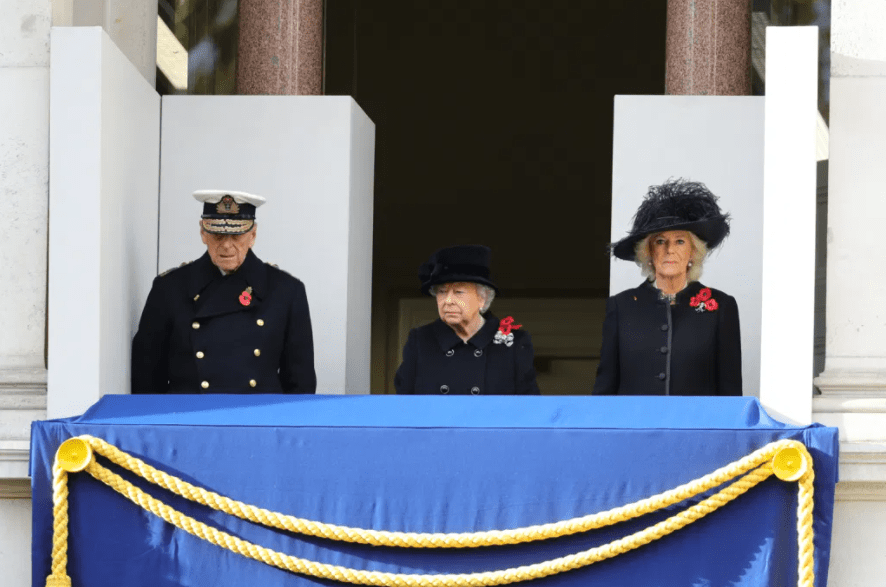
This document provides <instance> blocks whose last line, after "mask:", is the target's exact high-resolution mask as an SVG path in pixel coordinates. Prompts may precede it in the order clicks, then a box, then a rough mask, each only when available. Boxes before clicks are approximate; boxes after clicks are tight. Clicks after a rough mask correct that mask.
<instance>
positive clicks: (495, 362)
mask: <svg viewBox="0 0 886 587" xmlns="http://www.w3.org/2000/svg"><path fill="white" fill-rule="evenodd" d="M499 325H500V322H499V320H498V319H497V318H495V316H493V315H491V314H487V315H486V323H485V324H484V325H483V326H482V327H481V328H480V330H478V331H477V333H476V334H474V336H472V337H471V338H470V339H468V341H467V342H464V341H462V339H461V338H459V337H458V335H457V334H456V333H455V331H453V330H452V329H451V328H450V327H449V326H447V325H446V324H445V323H443V321H441V320H439V319H438V320H435V321H434V322H432V323H430V324H426V325H424V326H420V327H418V328H413V329H412V330H411V331H410V332H409V338H408V339H407V341H406V346H405V347H404V348H403V362H402V363H401V364H400V368H399V369H397V375H396V377H395V379H394V385H395V387H396V389H397V393H398V394H449V395H472V394H473V395H506V394H536V395H537V394H538V393H539V390H538V385H537V384H536V382H535V367H534V366H533V363H532V361H533V358H534V356H533V350H532V337H531V336H529V333H528V332H526V331H525V330H522V329H520V330H512V331H511V334H513V335H514V336H513V338H512V340H510V341H508V340H507V338H506V337H501V336H500V337H498V338H496V333H497V332H498V330H499ZM508 342H510V344H508Z"/></svg>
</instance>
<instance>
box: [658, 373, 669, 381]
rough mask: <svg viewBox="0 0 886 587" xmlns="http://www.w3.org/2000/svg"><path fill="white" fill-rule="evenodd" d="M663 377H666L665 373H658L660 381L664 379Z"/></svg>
mask: <svg viewBox="0 0 886 587" xmlns="http://www.w3.org/2000/svg"><path fill="white" fill-rule="evenodd" d="M665 377H667V375H665V374H664V373H659V374H658V378H659V379H661V380H662V381H664V379H665Z"/></svg>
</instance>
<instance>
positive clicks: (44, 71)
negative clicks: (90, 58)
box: [0, 0, 52, 568]
mask: <svg viewBox="0 0 886 587" xmlns="http://www.w3.org/2000/svg"><path fill="white" fill-rule="evenodd" d="M0 14H3V17H2V18H0V205H2V207H3V227H2V229H0V283H3V284H4V287H3V302H2V303H0V328H2V334H0V478H7V479H9V478H25V477H27V454H28V437H29V434H30V424H31V420H33V419H36V418H41V417H43V416H44V415H45V407H46V365H45V360H44V351H45V340H46V319H45V318H46V239H47V203H48V202H47V198H48V183H49V27H50V25H51V22H50V21H51V18H52V16H51V15H52V4H51V2H50V0H43V1H35V0H0ZM3 487H5V485H0V498H3V497H4V491H3V490H2V489H3ZM0 525H2V520H0ZM2 567H3V565H2V563H0V568H2Z"/></svg>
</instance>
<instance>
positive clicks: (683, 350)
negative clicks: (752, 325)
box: [594, 180, 742, 395]
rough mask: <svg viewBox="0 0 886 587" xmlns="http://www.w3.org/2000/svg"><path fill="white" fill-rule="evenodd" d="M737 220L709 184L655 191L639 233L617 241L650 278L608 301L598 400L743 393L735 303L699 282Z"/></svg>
mask: <svg viewBox="0 0 886 587" xmlns="http://www.w3.org/2000/svg"><path fill="white" fill-rule="evenodd" d="M728 234H729V216H728V214H724V213H722V212H721V211H720V207H719V206H718V205H717V197H716V196H714V194H712V193H711V192H710V191H709V190H708V189H707V188H706V187H705V186H704V185H703V184H701V183H696V182H690V181H684V180H674V181H668V182H667V183H665V184H663V185H660V186H652V187H650V188H649V192H648V193H647V194H646V197H645V199H644V200H643V203H642V204H641V205H640V208H639V209H638V210H637V214H636V215H635V216H634V225H633V228H632V230H631V232H630V234H628V236H626V237H625V238H623V239H622V240H620V241H618V242H617V243H613V245H612V252H613V254H614V255H615V256H616V257H618V258H619V259H624V260H627V261H634V262H635V263H637V265H639V266H640V269H641V271H642V273H643V276H644V277H646V280H645V281H644V282H643V283H642V284H641V285H640V286H639V287H636V288H634V289H629V290H626V291H623V292H621V293H620V294H617V295H615V296H612V297H610V298H609V300H608V301H607V303H606V319H605V321H604V323H603V346H602V350H601V354H600V366H599V368H598V369H597V380H596V382H595V384H594V394H603V395H613V394H615V395H741V393H742V388H741V333H740V328H739V322H738V305H737V304H736V303H735V298H733V297H732V296H730V295H728V294H726V293H725V292H722V291H720V290H718V289H714V288H711V287H707V286H705V285H704V284H702V283H700V282H699V281H698V279H699V278H700V277H701V271H702V266H703V264H704V261H705V258H706V257H707V255H708V254H709V253H710V251H712V250H713V249H714V248H715V247H717V246H718V245H719V244H720V243H721V242H723V239H725V238H726V236H727V235H728Z"/></svg>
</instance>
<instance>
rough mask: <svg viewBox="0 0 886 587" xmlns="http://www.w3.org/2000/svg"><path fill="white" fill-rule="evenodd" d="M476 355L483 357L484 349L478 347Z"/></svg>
mask: <svg viewBox="0 0 886 587" xmlns="http://www.w3.org/2000/svg"><path fill="white" fill-rule="evenodd" d="M474 356H475V357H482V356H483V351H482V350H481V349H477V350H475V351H474Z"/></svg>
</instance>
